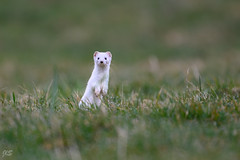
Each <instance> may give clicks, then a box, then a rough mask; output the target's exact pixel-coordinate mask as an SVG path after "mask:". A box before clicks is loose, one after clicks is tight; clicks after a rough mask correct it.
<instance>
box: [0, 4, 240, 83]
mask: <svg viewBox="0 0 240 160" xmlns="http://www.w3.org/2000/svg"><path fill="white" fill-rule="evenodd" d="M239 35H240V1H238V0H211V1H207V0H194V1H193V0H168V1H164V0H122V1H110V0H102V1H98V0H90V1H79V0H69V1H65V0H31V1H30V0H1V2H0V87H1V88H5V87H8V88H9V87H10V88H12V87H15V86H18V85H29V84H30V85H31V84H32V83H35V84H37V85H42V84H43V85H45V84H49V82H50V81H51V79H52V77H53V76H52V75H53V72H54V68H56V69H57V70H58V72H59V74H60V76H61V77H62V79H64V80H65V81H67V84H69V85H72V87H78V88H83V84H84V85H85V83H86V80H87V79H88V77H89V76H90V73H89V72H91V70H92V54H93V52H94V51H95V50H99V51H106V50H109V51H111V52H112V54H113V66H112V82H111V83H113V84H114V83H118V82H124V81H130V82H131V81H135V80H139V78H142V79H144V80H146V81H148V80H149V79H153V78H155V79H156V80H159V79H162V78H164V77H167V76H169V75H171V74H176V73H178V72H179V73H182V74H183V73H185V72H186V71H187V69H188V68H189V67H190V68H191V67H192V69H193V71H196V70H197V71H198V70H200V72H205V73H208V72H210V74H209V75H212V74H213V73H214V74H217V75H219V74H221V73H222V72H224V73H223V75H224V76H226V74H227V75H229V74H230V76H233V77H235V78H237V80H239V76H238V75H239V73H240V69H239V64H238V63H239V60H240V56H239V50H240V36H239ZM194 68H195V70H194ZM197 71H196V72H195V73H197ZM229 71H231V72H229ZM142 73H146V74H142ZM149 74H150V75H151V76H149ZM169 79H171V78H169Z"/></svg>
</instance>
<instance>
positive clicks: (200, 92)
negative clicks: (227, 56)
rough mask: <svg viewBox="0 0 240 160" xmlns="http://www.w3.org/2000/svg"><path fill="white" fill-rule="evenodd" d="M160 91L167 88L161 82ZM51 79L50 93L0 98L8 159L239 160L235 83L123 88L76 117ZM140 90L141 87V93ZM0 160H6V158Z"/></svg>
mask: <svg viewBox="0 0 240 160" xmlns="http://www.w3.org/2000/svg"><path fill="white" fill-rule="evenodd" d="M159 83H160V84H162V85H161V86H164V82H159ZM61 85H62V84H61V83H60V82H59V80H58V76H55V78H54V80H53V82H52V83H51V85H50V86H49V87H48V88H47V89H39V88H35V89H32V90H28V89H24V88H22V89H19V90H18V92H13V93H7V92H4V91H2V92H1V99H0V100H1V103H0V104H1V108H0V113H1V114H0V116H1V121H0V137H1V141H0V144H1V148H3V149H11V150H13V155H12V156H11V157H6V159H33V158H36V157H37V159H81V158H82V159H238V158H239V156H240V154H239V153H240V149H239V148H240V134H239V132H240V125H239V124H240V123H239V122H240V121H239V118H240V114H239V113H240V108H239V103H240V101H239V90H237V89H236V88H234V86H236V84H235V83H232V82H228V83H222V82H219V81H217V80H216V81H215V82H212V83H211V82H201V81H200V79H199V81H197V80H196V81H195V82H194V81H188V80H186V81H185V84H184V85H183V86H184V87H183V88H182V89H174V88H171V87H167V88H165V87H160V88H157V87H156V86H154V85H156V84H154V85H153V84H150V83H146V84H139V83H138V84H127V85H126V86H123V85H122V86H118V85H116V86H114V87H112V88H111V89H110V93H109V95H108V97H106V99H105V103H104V105H103V106H101V107H99V108H97V109H93V108H92V109H89V110H87V111H86V110H81V109H79V108H78V106H77V103H78V100H79V97H78V94H77V93H72V94H70V95H69V96H63V95H67V93H64V92H65V91H64V90H63V89H60V86H61ZM138 85H140V86H143V87H141V88H140V87H138ZM3 159H4V158H3Z"/></svg>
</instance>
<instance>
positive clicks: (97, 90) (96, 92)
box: [95, 87, 101, 97]
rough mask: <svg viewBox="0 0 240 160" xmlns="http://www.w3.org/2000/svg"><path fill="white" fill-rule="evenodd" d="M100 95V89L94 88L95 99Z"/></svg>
mask: <svg viewBox="0 0 240 160" xmlns="http://www.w3.org/2000/svg"><path fill="white" fill-rule="evenodd" d="M100 94H101V88H100V87H96V88H95V95H96V96H97V97H99V96H100Z"/></svg>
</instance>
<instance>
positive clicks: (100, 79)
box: [79, 51, 112, 107]
mask: <svg viewBox="0 0 240 160" xmlns="http://www.w3.org/2000/svg"><path fill="white" fill-rule="evenodd" d="M93 59H94V69H93V72H92V75H91V77H90V79H89V81H88V84H87V87H86V90H85V93H84V95H83V97H82V99H81V100H80V102H79V107H81V106H82V105H86V106H88V107H90V106H91V105H96V106H100V105H101V100H102V97H103V96H104V95H106V94H107V92H108V81H109V70H110V65H111V61H112V54H111V53H110V52H109V51H107V52H98V51H96V52H95V53H94V55H93ZM101 62H102V63H101Z"/></svg>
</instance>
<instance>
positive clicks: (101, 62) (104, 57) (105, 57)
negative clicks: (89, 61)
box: [93, 51, 112, 67]
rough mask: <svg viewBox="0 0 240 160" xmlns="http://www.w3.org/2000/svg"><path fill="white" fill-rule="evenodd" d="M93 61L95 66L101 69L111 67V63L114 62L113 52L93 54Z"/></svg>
mask: <svg viewBox="0 0 240 160" xmlns="http://www.w3.org/2000/svg"><path fill="white" fill-rule="evenodd" d="M93 59H94V62H95V65H98V66H100V67H106V66H110V64H111V61H112V54H111V52H109V51H107V52H98V51H96V52H94V54H93Z"/></svg>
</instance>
